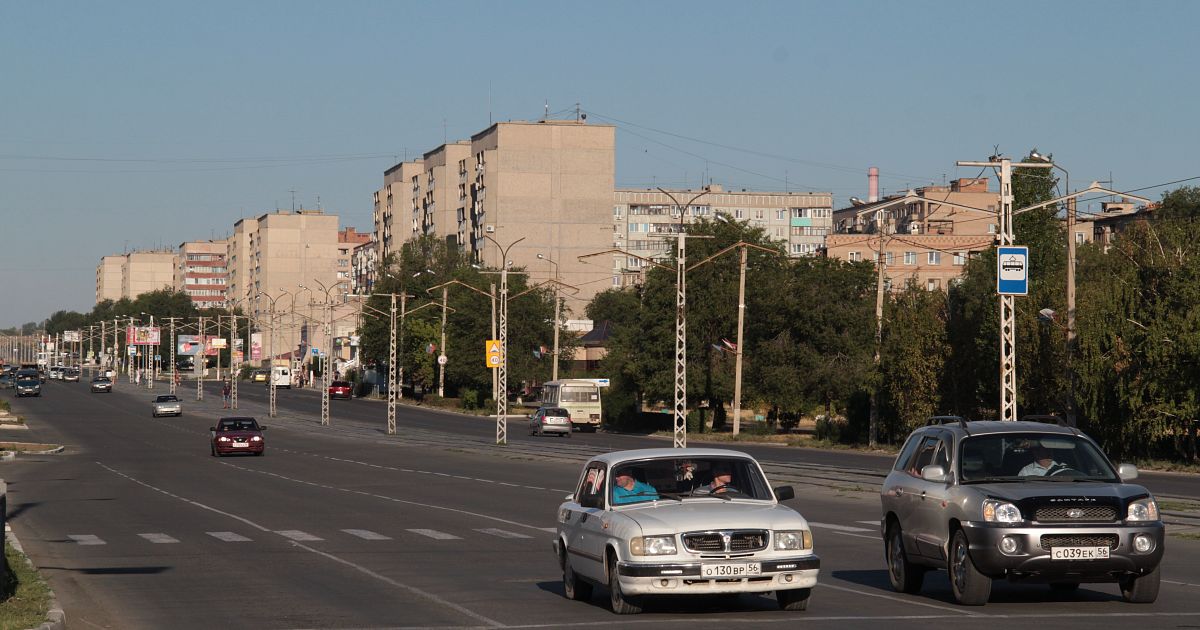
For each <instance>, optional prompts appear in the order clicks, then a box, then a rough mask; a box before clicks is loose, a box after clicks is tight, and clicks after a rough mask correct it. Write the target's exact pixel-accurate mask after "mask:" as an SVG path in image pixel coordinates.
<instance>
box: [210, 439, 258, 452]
mask: <svg viewBox="0 0 1200 630" xmlns="http://www.w3.org/2000/svg"><path fill="white" fill-rule="evenodd" d="M215 447H216V449H217V452H218V453H220V454H221V455H228V454H230V453H261V452H263V449H264V448H266V443H265V442H250V443H249V445H248V446H233V444H232V443H227V444H221V443H219V442H218V443H217V444H216V445H215Z"/></svg>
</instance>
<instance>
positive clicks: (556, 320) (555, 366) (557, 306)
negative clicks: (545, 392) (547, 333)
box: [537, 253, 562, 381]
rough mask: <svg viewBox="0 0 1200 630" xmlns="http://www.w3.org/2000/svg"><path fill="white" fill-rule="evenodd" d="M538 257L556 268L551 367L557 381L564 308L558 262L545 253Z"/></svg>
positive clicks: (551, 372) (551, 374) (551, 376)
mask: <svg viewBox="0 0 1200 630" xmlns="http://www.w3.org/2000/svg"><path fill="white" fill-rule="evenodd" d="M537 257H538V260H544V261H546V262H548V263H550V267H551V268H552V269H553V270H554V363H553V364H552V365H551V367H550V380H552V381H557V380H558V328H559V326H560V324H561V322H560V320H559V309H561V308H562V298H561V297H559V294H558V292H559V284H561V283H560V282H559V280H558V263H556V262H554V261H553V260H551V259H550V258H547V257H546V255H545V254H541V253H539V254H538V255H537Z"/></svg>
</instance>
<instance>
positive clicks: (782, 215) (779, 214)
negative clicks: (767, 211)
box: [775, 208, 787, 221]
mask: <svg viewBox="0 0 1200 630" xmlns="http://www.w3.org/2000/svg"><path fill="white" fill-rule="evenodd" d="M775 218H776V219H777V220H779V221H785V220H787V210H784V209H782V208H780V209H779V210H776V211H775Z"/></svg>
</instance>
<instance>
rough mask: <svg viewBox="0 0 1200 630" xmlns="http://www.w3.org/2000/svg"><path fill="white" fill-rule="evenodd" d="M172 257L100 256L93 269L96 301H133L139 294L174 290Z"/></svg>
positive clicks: (158, 253) (144, 254)
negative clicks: (94, 271) (94, 269)
mask: <svg viewBox="0 0 1200 630" xmlns="http://www.w3.org/2000/svg"><path fill="white" fill-rule="evenodd" d="M175 265H176V255H175V252H171V251H138V252H129V253H127V254H120V255H112V256H104V257H103V258H101V259H100V264H99V265H97V266H96V301H97V302H100V301H101V300H106V299H107V300H119V299H121V298H128V299H131V300H132V299H134V298H136V297H137V296H139V295H141V294H143V293H149V292H151V291H158V290H160V289H172V288H174V287H175Z"/></svg>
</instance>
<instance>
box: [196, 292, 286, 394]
mask: <svg viewBox="0 0 1200 630" xmlns="http://www.w3.org/2000/svg"><path fill="white" fill-rule="evenodd" d="M199 328H200V353H199V355H198V357H199V359H198V360H197V361H196V362H195V363H194V364H193V368H192V369H193V370H194V371H195V373H196V400H204V371H205V370H206V369H208V356H207V354H208V340H207V339H205V338H204V316H203V315H201V316H200V325H199ZM271 407H272V409H274V405H272V406H271ZM271 415H272V416H273V415H275V414H274V413H273V412H272V413H271Z"/></svg>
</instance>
